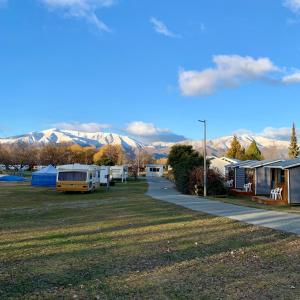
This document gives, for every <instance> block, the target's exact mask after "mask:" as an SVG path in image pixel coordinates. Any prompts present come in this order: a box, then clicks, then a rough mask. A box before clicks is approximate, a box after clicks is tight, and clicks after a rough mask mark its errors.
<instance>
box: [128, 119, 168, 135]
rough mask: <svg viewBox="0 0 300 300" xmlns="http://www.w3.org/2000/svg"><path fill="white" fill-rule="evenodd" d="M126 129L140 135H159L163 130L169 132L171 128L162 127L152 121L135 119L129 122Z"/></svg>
mask: <svg viewBox="0 0 300 300" xmlns="http://www.w3.org/2000/svg"><path fill="white" fill-rule="evenodd" d="M126 131H127V132H129V133H131V134H134V135H140V136H151V135H157V134H159V133H161V132H169V130H167V129H160V128H158V127H156V126H155V125H154V124H152V123H145V122H142V121H135V122H131V123H129V124H128V126H127V128H126Z"/></svg>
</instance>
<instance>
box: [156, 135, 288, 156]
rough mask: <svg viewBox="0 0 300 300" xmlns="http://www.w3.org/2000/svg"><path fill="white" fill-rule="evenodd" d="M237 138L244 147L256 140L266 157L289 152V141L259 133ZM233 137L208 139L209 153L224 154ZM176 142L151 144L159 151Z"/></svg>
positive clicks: (197, 145) (195, 143) (198, 144)
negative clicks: (270, 137)
mask: <svg viewBox="0 0 300 300" xmlns="http://www.w3.org/2000/svg"><path fill="white" fill-rule="evenodd" d="M237 138H238V140H239V142H240V144H241V145H242V146H243V147H244V148H247V147H248V146H249V145H250V144H251V142H252V141H253V140H255V141H256V142H257V145H258V147H259V148H260V150H261V151H262V152H264V154H265V156H266V157H270V155H271V154H272V155H273V156H275V157H284V156H285V155H286V154H287V149H288V147H289V142H288V141H282V140H274V139H269V138H266V137H263V136H259V135H249V134H242V135H239V136H238V137H237ZM232 139H233V135H230V136H223V137H220V138H217V139H213V140H208V141H207V150H208V153H209V154H212V155H216V156H221V155H223V154H224V153H225V152H226V151H227V150H228V148H229V147H230V144H231V141H232ZM174 144H175V143H165V142H155V143H152V144H151V146H152V147H153V148H155V149H156V150H157V151H164V150H165V149H167V148H170V147H172V146H173V145H174ZM176 144H187V145H191V146H193V147H194V148H195V149H197V150H200V149H202V148H203V141H196V140H185V141H181V142H179V143H176ZM271 152H272V153H271Z"/></svg>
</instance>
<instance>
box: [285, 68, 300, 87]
mask: <svg viewBox="0 0 300 300" xmlns="http://www.w3.org/2000/svg"><path fill="white" fill-rule="evenodd" d="M282 82H283V83H286V84H291V83H299V82H300V71H297V72H295V73H293V74H290V75H286V76H284V77H283V78H282Z"/></svg>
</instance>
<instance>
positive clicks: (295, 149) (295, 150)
mask: <svg viewBox="0 0 300 300" xmlns="http://www.w3.org/2000/svg"><path fill="white" fill-rule="evenodd" d="M299 152H300V151H299V146H298V141H297V134H296V126H295V123H293V128H292V134H291V142H290V146H289V158H296V157H297V156H298V155H299Z"/></svg>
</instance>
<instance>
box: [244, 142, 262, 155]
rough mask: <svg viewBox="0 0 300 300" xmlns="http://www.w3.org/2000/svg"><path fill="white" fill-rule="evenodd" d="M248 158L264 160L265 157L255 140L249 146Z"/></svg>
mask: <svg viewBox="0 0 300 300" xmlns="http://www.w3.org/2000/svg"><path fill="white" fill-rule="evenodd" d="M246 158H247V159H250V160H262V159H263V156H262V154H261V151H260V150H259V148H258V146H257V143H256V141H255V140H253V141H252V143H251V144H250V145H249V147H248V149H247V151H246Z"/></svg>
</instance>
